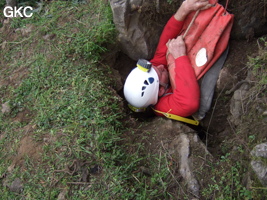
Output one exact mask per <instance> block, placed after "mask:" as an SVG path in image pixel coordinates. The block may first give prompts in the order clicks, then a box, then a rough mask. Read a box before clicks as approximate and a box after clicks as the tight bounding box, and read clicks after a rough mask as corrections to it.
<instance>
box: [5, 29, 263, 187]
mask: <svg viewBox="0 0 267 200" xmlns="http://www.w3.org/2000/svg"><path fill="white" fill-rule="evenodd" d="M5 31H6V32H5V35H10V34H11V33H12V30H10V29H6V30H5ZM11 35H12V37H13V38H15V36H14V34H11ZM9 40H11V39H9ZM258 50H259V49H258V46H257V41H256V39H254V40H250V41H247V40H231V41H230V51H229V55H228V58H227V61H226V63H225V66H224V67H225V68H227V69H228V70H229V71H230V74H232V75H233V76H235V77H236V79H235V80H234V81H233V82H232V83H231V85H230V86H229V87H230V88H231V87H232V86H234V85H235V83H237V82H238V81H241V80H244V79H245V78H246V76H247V72H248V69H247V67H246V63H247V62H248V57H249V56H255V55H257V53H258ZM112 57H113V58H114V53H112ZM112 63H113V65H112V66H111V67H113V68H114V69H115V70H118V71H119V76H120V77H118V78H119V79H120V80H121V82H122V83H124V81H125V79H126V77H127V75H128V74H129V72H130V71H131V69H132V68H133V66H135V63H136V62H135V61H133V60H131V59H130V58H129V57H128V56H127V55H125V54H123V53H121V52H117V58H116V60H113V61H112ZM1 67H2V69H1V70H3V71H5V70H8V67H9V66H8V65H7V66H4V65H2V63H1ZM5 68H6V69H5ZM28 73H29V72H28V70H27V68H19V69H16V70H15V71H13V72H12V73H11V74H10V76H9V77H1V75H0V78H1V79H0V86H5V87H9V86H12V87H16V86H17V85H18V84H19V83H20V82H21V81H22V80H23V79H25V78H26V77H27V76H28ZM118 85H121V84H118ZM117 90H118V94H119V95H120V96H121V97H123V94H122V88H121V87H120V89H117ZM5 95H8V94H5ZM230 98H231V95H226V94H225V90H217V91H216V92H215V95H214V101H213V105H212V109H211V110H210V112H209V113H208V114H207V116H206V118H205V119H204V120H203V121H202V122H201V126H199V127H197V128H196V127H188V129H186V130H184V131H185V132H187V133H191V132H192V130H194V131H196V132H197V133H198V135H199V137H200V138H201V139H202V141H203V143H204V144H205V145H207V148H208V151H209V152H210V153H211V155H212V156H213V157H214V158H215V159H216V158H220V157H221V156H222V155H224V153H225V152H224V151H223V150H222V145H223V144H224V143H225V140H228V141H229V143H230V142H233V143H244V140H245V139H244V138H247V134H248V131H254V132H255V133H257V132H258V133H262V136H261V137H262V138H264V137H265V136H266V135H265V134H264V132H265V131H266V130H265V129H264V126H260V125H261V124H257V123H256V122H255V120H253V119H250V121H246V123H244V124H245V126H244V132H243V133H241V134H240V135H239V136H238V137H237V136H236V135H235V134H233V133H234V131H235V127H233V125H232V124H231V123H230V122H229V121H228V119H227V118H228V116H229V112H230V111H229V110H230V109H229V107H230ZM0 103H1V104H4V103H5V102H2V100H0ZM123 106H124V108H126V107H127V106H126V104H124V105H123ZM126 112H128V113H129V122H130V123H131V125H133V126H134V127H139V126H140V124H144V123H145V126H144V129H143V131H142V132H139V133H137V134H135V135H125V138H127V140H128V141H131V143H132V144H134V143H137V142H140V141H141V142H143V143H144V144H145V146H146V147H147V152H149V153H159V151H160V150H159V149H166V148H171V147H170V146H168V145H166V144H170V143H171V141H172V140H173V139H174V138H175V137H176V134H177V132H175V131H173V130H174V129H173V124H174V123H177V122H172V121H170V120H166V121H165V122H164V123H158V122H159V121H160V120H161V119H156V120H154V119H155V117H154V115H153V114H151V113H146V114H145V115H142V116H140V115H133V114H132V113H131V112H130V111H129V110H128V109H126ZM33 117H34V114H33V113H30V112H29V111H28V110H22V111H20V112H19V113H17V114H16V116H15V117H14V118H13V122H16V121H18V122H20V123H25V124H28V123H29V122H30V121H31V119H32V118H33ZM135 119H138V120H135ZM163 120H164V119H163ZM11 123H12V122H11ZM251 123H254V125H252V126H251V127H249V125H250V124H251ZM159 124H161V125H159ZM175 126H176V125H175ZM32 128H33V127H31V126H30V125H26V126H25V127H24V128H22V129H21V130H18V131H21V132H22V133H23V138H22V140H21V142H20V143H19V148H18V154H17V155H16V156H14V157H13V158H11V159H12V160H13V162H12V163H13V164H12V166H14V165H16V166H21V167H24V166H23V162H21V159H22V157H23V156H24V155H27V156H28V157H30V158H32V160H34V161H36V162H38V159H39V153H40V152H41V151H42V145H43V144H42V143H41V142H40V143H37V142H34V141H33V140H32V139H31V137H30V134H31V131H32ZM192 128H193V129H192ZM245 128H249V129H245ZM151 130H152V131H153V130H154V131H155V132H157V133H160V134H159V135H146V138H145V139H144V137H143V136H144V133H145V132H146V131H151ZM1 137H4V135H3V134H1V135H0V139H1ZM129 137H130V138H129ZM233 146H234V145H233ZM233 146H231V147H233ZM169 150H170V149H166V151H169ZM128 151H129V152H131V151H132V152H133V151H134V149H131V147H129V149H128ZM173 165H175V161H174V162H173ZM12 166H11V167H12ZM10 170H11V169H10ZM148 173H149V172H148ZM175 175H176V176H177V180H178V179H179V174H178V173H177V171H176V174H175ZM174 189H175V188H174Z"/></svg>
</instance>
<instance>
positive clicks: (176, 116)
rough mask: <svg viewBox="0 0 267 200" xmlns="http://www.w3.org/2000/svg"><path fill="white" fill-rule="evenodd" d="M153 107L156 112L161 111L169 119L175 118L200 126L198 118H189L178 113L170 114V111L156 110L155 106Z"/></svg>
mask: <svg viewBox="0 0 267 200" xmlns="http://www.w3.org/2000/svg"><path fill="white" fill-rule="evenodd" d="M152 109H153V110H154V111H155V112H157V113H160V114H162V115H164V116H165V117H167V118H169V119H174V120H177V121H181V122H185V123H188V124H192V125H195V126H198V125H199V121H197V120H193V119H188V118H185V117H181V116H178V115H174V114H170V113H165V112H161V111H159V110H155V109H154V108H152Z"/></svg>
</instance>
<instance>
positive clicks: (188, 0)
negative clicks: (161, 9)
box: [174, 0, 212, 21]
mask: <svg viewBox="0 0 267 200" xmlns="http://www.w3.org/2000/svg"><path fill="white" fill-rule="evenodd" d="M211 6H212V4H210V3H209V0H185V1H184V2H183V3H182V5H181V6H180V8H179V9H178V10H177V12H176V13H175V14H174V17H175V19H176V20H178V21H183V20H184V19H185V18H186V16H187V15H188V14H189V13H191V12H193V11H197V10H206V9H208V8H210V7H211Z"/></svg>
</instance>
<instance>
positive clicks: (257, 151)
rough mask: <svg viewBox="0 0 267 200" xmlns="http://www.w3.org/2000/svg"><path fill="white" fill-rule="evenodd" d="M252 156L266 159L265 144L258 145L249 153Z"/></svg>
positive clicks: (266, 150) (266, 147)
mask: <svg viewBox="0 0 267 200" xmlns="http://www.w3.org/2000/svg"><path fill="white" fill-rule="evenodd" d="M250 154H251V155H252V156H256V157H263V158H267V143H262V144H258V145H257V146H255V147H254V148H253V150H252V151H251V152H250Z"/></svg>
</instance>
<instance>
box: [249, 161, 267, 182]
mask: <svg viewBox="0 0 267 200" xmlns="http://www.w3.org/2000/svg"><path fill="white" fill-rule="evenodd" d="M250 164H251V167H252V169H253V170H254V172H255V173H256V175H257V177H258V179H259V180H260V182H261V184H262V185H263V186H267V165H266V163H264V162H263V161H261V160H252V161H251V163H250Z"/></svg>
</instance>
